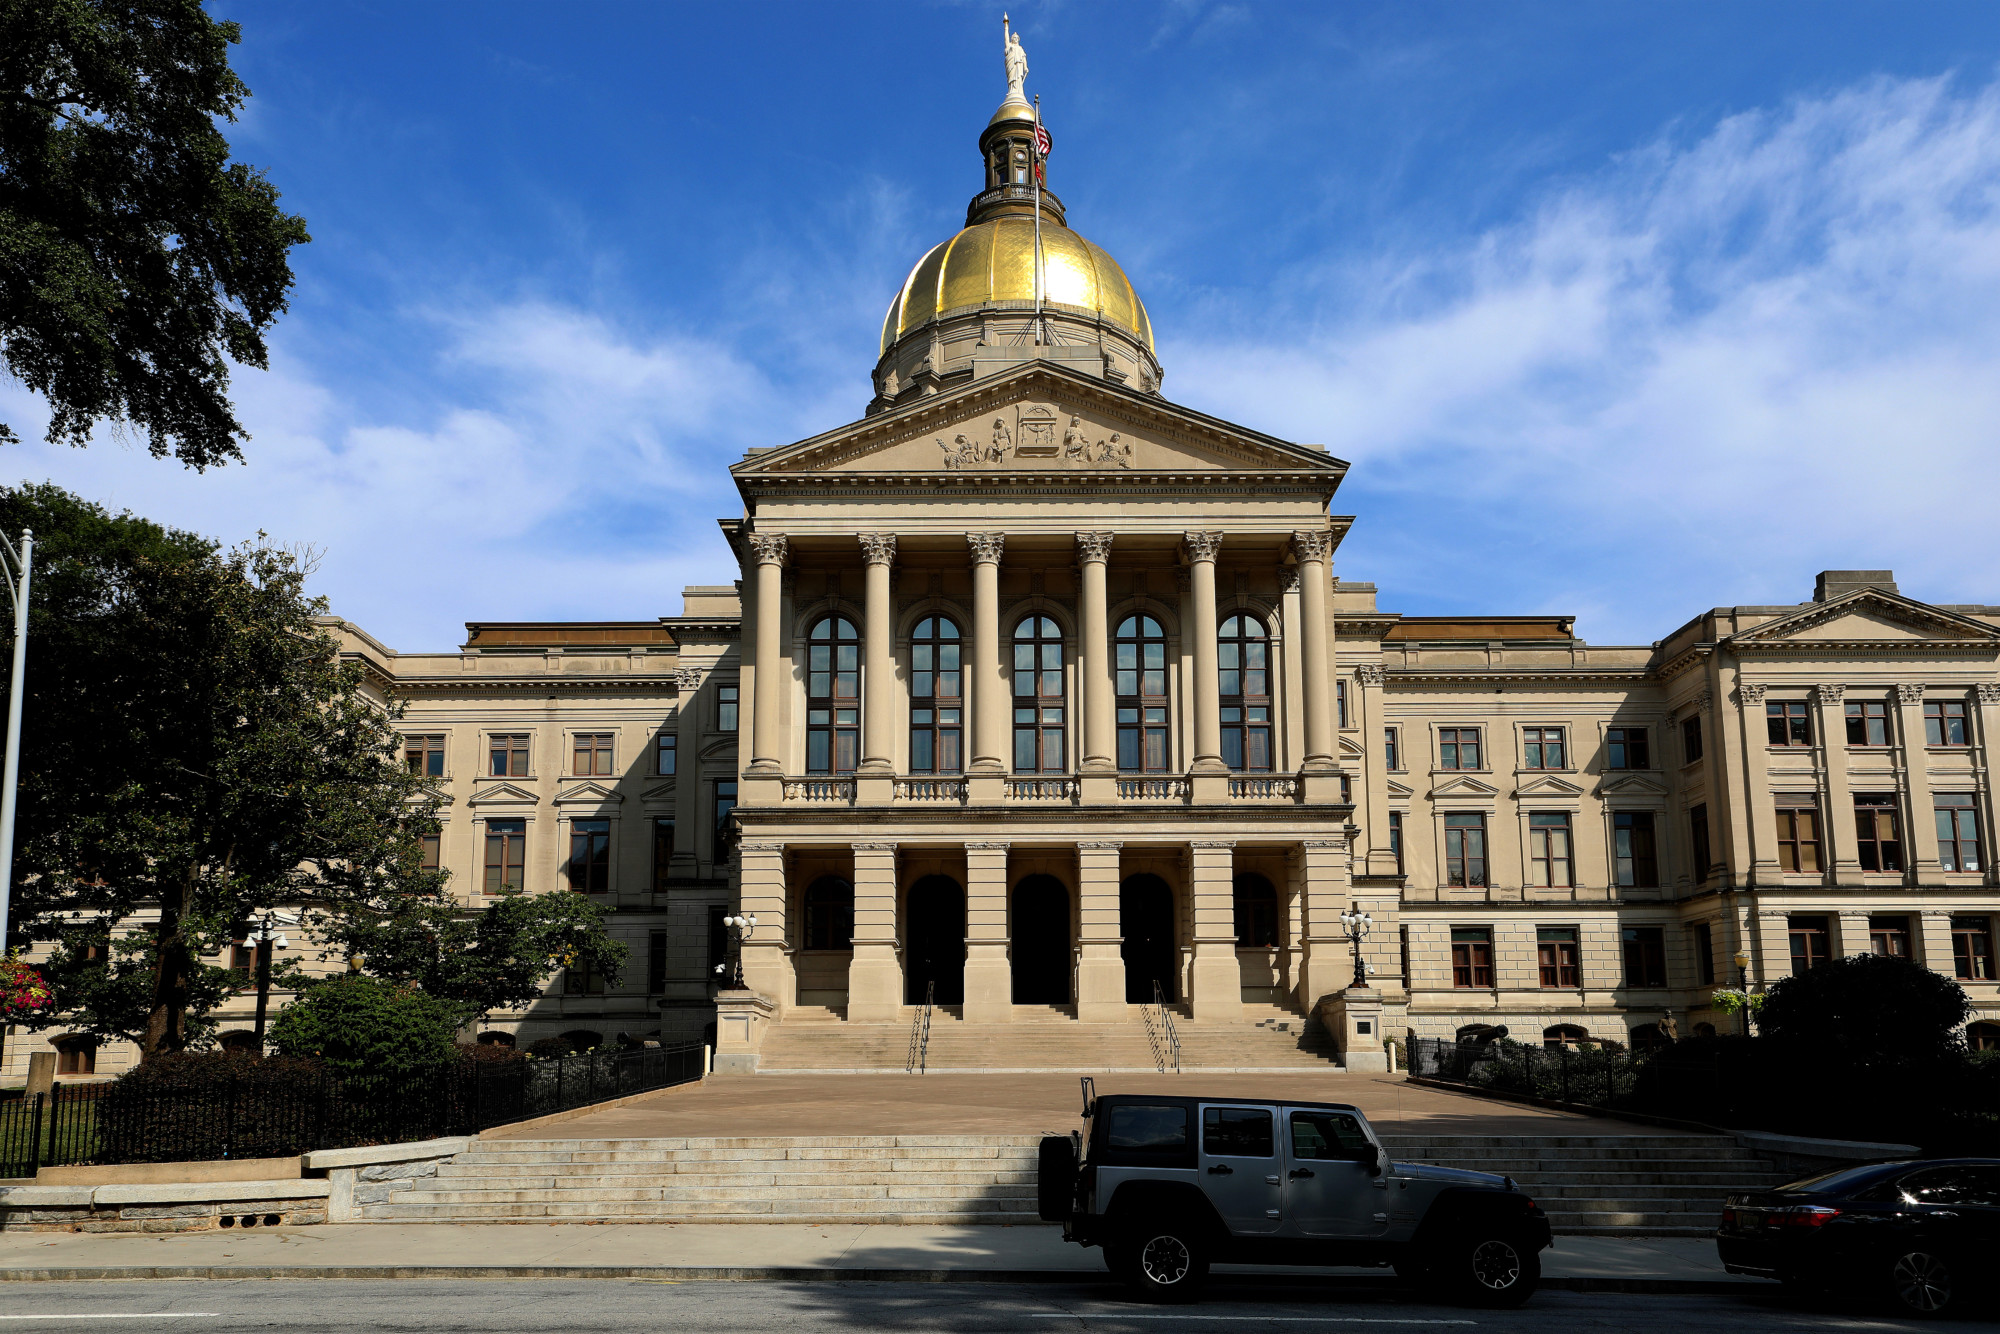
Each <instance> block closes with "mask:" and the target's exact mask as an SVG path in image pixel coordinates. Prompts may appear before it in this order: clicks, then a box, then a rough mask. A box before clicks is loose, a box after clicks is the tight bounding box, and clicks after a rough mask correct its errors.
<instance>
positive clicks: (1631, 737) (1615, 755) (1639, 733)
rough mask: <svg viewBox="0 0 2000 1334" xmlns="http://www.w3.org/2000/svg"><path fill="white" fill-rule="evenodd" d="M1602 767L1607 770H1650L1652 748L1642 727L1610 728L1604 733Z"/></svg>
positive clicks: (1651, 765)
mask: <svg viewBox="0 0 2000 1334" xmlns="http://www.w3.org/2000/svg"><path fill="white" fill-rule="evenodd" d="M1604 767H1605V768H1607V769H1650V768H1652V767H1653V754H1652V747H1651V746H1649V745H1648V744H1647V741H1646V729H1645V728H1643V727H1610V728H1606V729H1605V732H1604Z"/></svg>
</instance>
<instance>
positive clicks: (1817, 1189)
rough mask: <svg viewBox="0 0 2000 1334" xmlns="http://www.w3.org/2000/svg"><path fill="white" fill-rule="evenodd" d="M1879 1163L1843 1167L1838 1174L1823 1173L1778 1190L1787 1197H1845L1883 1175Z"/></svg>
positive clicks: (1780, 1187)
mask: <svg viewBox="0 0 2000 1334" xmlns="http://www.w3.org/2000/svg"><path fill="white" fill-rule="evenodd" d="M1883 1170H1884V1169H1883V1167H1882V1165H1881V1164H1880V1163H1877V1164H1875V1165H1873V1166H1870V1167H1843V1168H1841V1169H1840V1170H1839V1171H1838V1172H1822V1173H1821V1174H1820V1175H1818V1176H1816V1177H1806V1178H1805V1179H1804V1180H1802V1181H1793V1182H1788V1183H1787V1184H1785V1185H1782V1186H1779V1187H1778V1190H1779V1191H1780V1192H1781V1193H1782V1194H1786V1195H1845V1194H1847V1193H1848V1192H1849V1191H1851V1190H1856V1189H1859V1188H1860V1187H1862V1186H1865V1185H1867V1184H1868V1183H1869V1182H1871V1181H1873V1180H1875V1179H1876V1178H1877V1177H1879V1176H1881V1175H1882V1173H1883Z"/></svg>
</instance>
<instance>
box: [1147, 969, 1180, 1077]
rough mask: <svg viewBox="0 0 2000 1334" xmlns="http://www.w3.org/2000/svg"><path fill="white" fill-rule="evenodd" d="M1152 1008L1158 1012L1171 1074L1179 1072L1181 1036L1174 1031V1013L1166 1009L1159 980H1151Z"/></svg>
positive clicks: (1165, 998) (1165, 997) (1164, 996)
mask: <svg viewBox="0 0 2000 1334" xmlns="http://www.w3.org/2000/svg"><path fill="white" fill-rule="evenodd" d="M1153 1008H1154V1009H1156V1010H1158V1011H1159V1012H1160V1031H1161V1033H1162V1034H1163V1035H1164V1036H1165V1038H1166V1053H1165V1054H1166V1057H1167V1063H1168V1064H1169V1065H1171V1066H1172V1067H1173V1072H1174V1073H1175V1074H1179V1073H1180V1072H1181V1035H1180V1034H1179V1033H1176V1032H1175V1031H1174V1012H1173V1011H1172V1010H1169V1009H1168V1008H1167V993H1166V991H1165V989H1163V988H1162V987H1161V986H1160V979H1159V978H1157V977H1156V978H1154V979H1153Z"/></svg>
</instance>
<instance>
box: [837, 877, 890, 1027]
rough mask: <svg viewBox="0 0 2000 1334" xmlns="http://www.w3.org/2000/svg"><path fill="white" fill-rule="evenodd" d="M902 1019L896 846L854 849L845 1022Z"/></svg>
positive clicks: (882, 1022)
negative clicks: (851, 945) (851, 948)
mask: <svg viewBox="0 0 2000 1334" xmlns="http://www.w3.org/2000/svg"><path fill="white" fill-rule="evenodd" d="M902 1017H903V964H902V961H901V960H900V959H899V958H898V957H897V951H896V845H895V844H894V843H856V844H854V959H853V962H851V963H849V964H848V965H847V1019H848V1022H849V1023H856V1024H885V1023H896V1022H898V1021H900V1020H901V1019H902Z"/></svg>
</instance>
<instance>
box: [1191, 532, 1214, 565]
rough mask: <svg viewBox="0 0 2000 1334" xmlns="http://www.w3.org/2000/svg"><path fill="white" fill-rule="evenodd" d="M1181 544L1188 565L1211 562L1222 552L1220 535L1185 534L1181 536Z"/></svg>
mask: <svg viewBox="0 0 2000 1334" xmlns="http://www.w3.org/2000/svg"><path fill="white" fill-rule="evenodd" d="M1182 542H1183V549H1184V550H1185V551H1186V552H1187V558H1188V564H1190V565H1196V564H1199V563H1200V562H1202V561H1210V562H1212V561H1214V560H1215V558H1216V556H1217V554H1219V553H1220V552H1221V550H1222V534H1221V533H1204V532H1194V533H1187V534H1185V535H1184V536H1183V538H1182Z"/></svg>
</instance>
